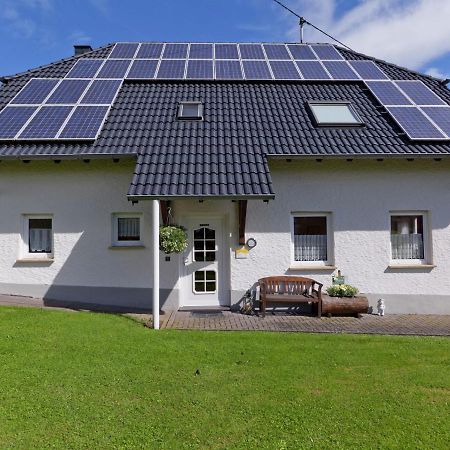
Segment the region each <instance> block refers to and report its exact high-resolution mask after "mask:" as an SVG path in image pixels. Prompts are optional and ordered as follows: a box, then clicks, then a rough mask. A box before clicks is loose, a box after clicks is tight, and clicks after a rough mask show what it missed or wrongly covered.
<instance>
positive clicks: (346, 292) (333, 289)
mask: <svg viewBox="0 0 450 450" xmlns="http://www.w3.org/2000/svg"><path fill="white" fill-rule="evenodd" d="M327 292H328V295H329V296H330V297H354V296H355V295H356V294H357V293H358V292H359V291H358V289H357V288H355V287H354V286H351V285H350V284H334V285H333V286H330V287H329V288H327Z"/></svg>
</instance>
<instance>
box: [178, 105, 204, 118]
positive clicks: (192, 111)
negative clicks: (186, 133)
mask: <svg viewBox="0 0 450 450" xmlns="http://www.w3.org/2000/svg"><path fill="white" fill-rule="evenodd" d="M178 119H181V120H203V104H202V103H201V102H181V103H180V104H179V106H178Z"/></svg>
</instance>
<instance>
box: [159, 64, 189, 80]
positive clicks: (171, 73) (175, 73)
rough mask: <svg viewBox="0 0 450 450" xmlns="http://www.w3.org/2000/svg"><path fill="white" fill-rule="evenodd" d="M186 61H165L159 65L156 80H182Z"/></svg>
mask: <svg viewBox="0 0 450 450" xmlns="http://www.w3.org/2000/svg"><path fill="white" fill-rule="evenodd" d="M184 66H185V61H184V60H180V59H163V60H162V61H161V63H160V64H159V69H158V75H157V76H156V78H168V79H182V78H183V76H184Z"/></svg>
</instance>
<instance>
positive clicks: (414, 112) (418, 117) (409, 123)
mask: <svg viewBox="0 0 450 450" xmlns="http://www.w3.org/2000/svg"><path fill="white" fill-rule="evenodd" d="M387 110H388V111H389V113H390V114H391V115H392V117H393V118H394V119H395V121H396V122H397V123H398V124H399V125H400V127H401V128H403V130H404V131H405V132H406V133H407V135H408V136H409V137H410V138H411V139H444V138H445V136H444V135H443V134H442V133H441V132H440V131H439V130H438V129H437V128H436V127H435V126H434V125H433V124H432V123H431V122H430V121H429V120H428V119H427V118H426V117H425V115H424V114H422V112H421V111H420V110H419V109H418V108H416V107H414V106H410V107H408V106H405V107H402V106H393V107H388V108H387Z"/></svg>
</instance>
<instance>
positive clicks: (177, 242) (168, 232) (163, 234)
mask: <svg viewBox="0 0 450 450" xmlns="http://www.w3.org/2000/svg"><path fill="white" fill-rule="evenodd" d="M187 245H188V243H187V234H186V230H185V229H184V228H183V227H179V226H176V225H167V226H162V227H160V228H159V249H160V250H161V251H163V252H164V253H166V254H169V253H181V252H183V251H184V250H186V247H187Z"/></svg>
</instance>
